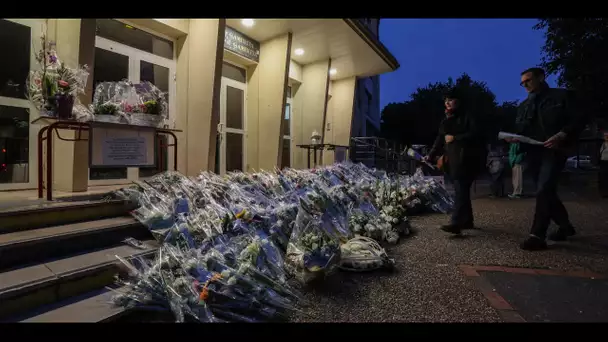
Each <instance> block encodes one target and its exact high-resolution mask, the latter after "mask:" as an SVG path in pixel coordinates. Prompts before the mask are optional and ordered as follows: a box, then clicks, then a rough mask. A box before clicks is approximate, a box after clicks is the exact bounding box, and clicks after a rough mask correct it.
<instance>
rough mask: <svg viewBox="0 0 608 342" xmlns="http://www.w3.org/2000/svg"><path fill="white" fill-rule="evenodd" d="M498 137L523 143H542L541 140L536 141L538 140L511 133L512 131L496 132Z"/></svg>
mask: <svg viewBox="0 0 608 342" xmlns="http://www.w3.org/2000/svg"><path fill="white" fill-rule="evenodd" d="M498 139H502V140H504V139H515V140H517V141H519V142H522V143H525V144H532V145H543V142H542V141H538V140H534V139H531V138H528V137H526V136H523V135H519V134H513V133H507V132H500V133H498Z"/></svg>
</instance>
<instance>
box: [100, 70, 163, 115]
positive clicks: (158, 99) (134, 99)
mask: <svg viewBox="0 0 608 342" xmlns="http://www.w3.org/2000/svg"><path fill="white" fill-rule="evenodd" d="M89 110H90V111H91V113H93V120H96V121H105V122H115V123H120V122H124V123H130V124H134V125H140V126H158V125H159V124H161V123H162V122H164V120H166V119H167V116H168V113H169V109H168V103H167V100H166V94H165V93H163V92H162V91H160V90H159V89H158V88H157V87H156V86H154V85H153V84H152V83H150V82H142V83H138V84H133V83H132V82H130V81H129V80H122V81H119V82H101V83H99V84H97V86H96V88H95V93H94V95H93V103H92V104H91V105H90V108H89Z"/></svg>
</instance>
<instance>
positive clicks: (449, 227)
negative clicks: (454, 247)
mask: <svg viewBox="0 0 608 342" xmlns="http://www.w3.org/2000/svg"><path fill="white" fill-rule="evenodd" d="M441 230H443V231H444V232H446V233H452V234H460V233H461V232H462V227H461V226H459V225H456V224H446V225H445V226H441Z"/></svg>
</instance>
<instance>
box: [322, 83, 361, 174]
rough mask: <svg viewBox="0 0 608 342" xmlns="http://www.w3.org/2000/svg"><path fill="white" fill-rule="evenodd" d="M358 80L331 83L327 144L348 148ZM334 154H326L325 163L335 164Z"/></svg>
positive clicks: (324, 156)
mask: <svg viewBox="0 0 608 342" xmlns="http://www.w3.org/2000/svg"><path fill="white" fill-rule="evenodd" d="M355 85H356V78H355V77H350V78H345V79H341V80H338V81H331V89H332V96H331V98H330V99H329V101H328V105H327V119H326V122H327V124H326V130H325V143H327V144H335V145H343V146H348V145H349V143H350V132H351V125H352V120H353V109H354V108H353V106H354V96H355ZM333 162H334V154H333V152H324V154H323V163H324V164H326V165H327V164H333Z"/></svg>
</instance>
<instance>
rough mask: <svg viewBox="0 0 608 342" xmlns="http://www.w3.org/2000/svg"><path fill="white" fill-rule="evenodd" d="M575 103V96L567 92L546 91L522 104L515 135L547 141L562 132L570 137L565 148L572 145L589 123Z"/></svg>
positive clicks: (559, 90) (553, 89) (518, 113)
mask: <svg viewBox="0 0 608 342" xmlns="http://www.w3.org/2000/svg"><path fill="white" fill-rule="evenodd" d="M574 102H575V101H574V93H572V92H570V91H568V90H565V89H557V88H549V87H547V88H545V89H544V90H543V91H541V92H540V93H539V94H537V95H534V97H532V96H531V97H528V98H527V99H526V100H525V101H523V102H522V103H521V104H520V105H519V108H518V109H517V117H516V119H515V127H516V132H515V133H518V134H522V135H525V136H528V137H530V138H532V139H535V140H538V141H546V140H547V139H549V138H551V137H552V136H553V135H555V134H557V133H559V132H560V131H561V132H564V133H566V134H567V141H566V142H565V143H566V145H572V144H573V143H574V142H575V141H576V139H577V138H578V135H579V134H580V132H581V131H582V130H583V128H584V126H585V123H586V115H585V113H584V112H582V111H579V110H576V109H575V106H574ZM524 147H525V146H524Z"/></svg>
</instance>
